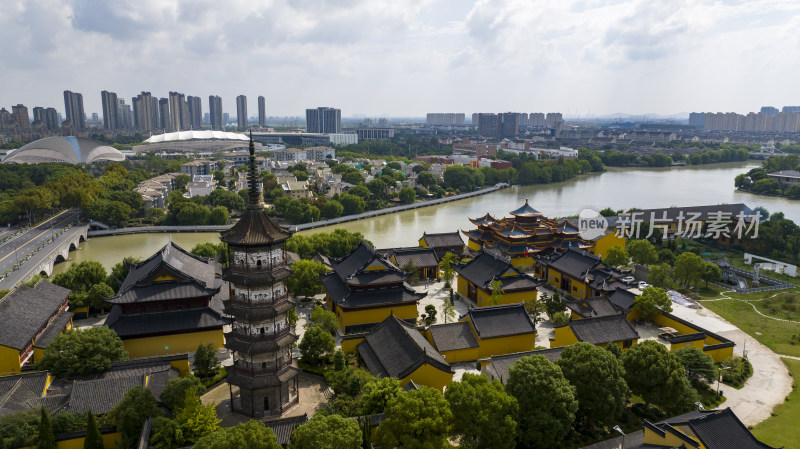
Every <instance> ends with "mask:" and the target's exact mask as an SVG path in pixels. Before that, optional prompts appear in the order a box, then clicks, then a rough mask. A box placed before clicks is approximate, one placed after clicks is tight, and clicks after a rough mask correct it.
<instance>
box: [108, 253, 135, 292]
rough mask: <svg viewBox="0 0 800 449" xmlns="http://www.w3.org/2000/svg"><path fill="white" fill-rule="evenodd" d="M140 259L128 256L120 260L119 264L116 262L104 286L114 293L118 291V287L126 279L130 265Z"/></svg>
mask: <svg viewBox="0 0 800 449" xmlns="http://www.w3.org/2000/svg"><path fill="white" fill-rule="evenodd" d="M141 261H142V259H140V258H138V257H132V256H128V257H125V258H123V259H122V261H121V262H117V263H116V264H114V266H113V267H112V268H111V273H110V274H109V275H108V277H107V278H106V284H108V286H109V287H111V288H113V289H114V291H115V292H116V291H117V290H119V287H120V285H122V283H123V282H124V281H125V278H126V277H128V270H129V267H130V265H131V264H135V263H139V262H141Z"/></svg>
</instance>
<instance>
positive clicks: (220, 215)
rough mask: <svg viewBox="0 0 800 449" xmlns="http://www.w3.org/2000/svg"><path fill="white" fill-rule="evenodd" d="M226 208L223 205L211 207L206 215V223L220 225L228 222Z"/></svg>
mask: <svg viewBox="0 0 800 449" xmlns="http://www.w3.org/2000/svg"><path fill="white" fill-rule="evenodd" d="M228 218H230V217H229V214H228V209H226V208H225V207H223V206H217V207H215V208H213V209H211V214H210V215H209V216H208V224H209V225H215V226H222V225H226V224H228Z"/></svg>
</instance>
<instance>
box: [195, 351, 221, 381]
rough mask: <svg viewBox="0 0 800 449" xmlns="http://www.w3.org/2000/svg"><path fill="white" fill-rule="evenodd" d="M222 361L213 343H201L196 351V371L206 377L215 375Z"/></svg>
mask: <svg viewBox="0 0 800 449" xmlns="http://www.w3.org/2000/svg"><path fill="white" fill-rule="evenodd" d="M219 367H220V362H219V359H218V358H217V351H216V350H215V349H214V345H212V344H211V343H206V344H203V343H200V345H199V346H197V351H195V353H194V372H196V373H197V375H198V376H200V377H201V378H204V379H208V378H209V377H213V376H214V375H215V374H217V371H219Z"/></svg>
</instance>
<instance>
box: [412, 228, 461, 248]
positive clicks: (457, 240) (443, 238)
mask: <svg viewBox="0 0 800 449" xmlns="http://www.w3.org/2000/svg"><path fill="white" fill-rule="evenodd" d="M422 238H424V239H425V243H427V244H428V247H430V248H439V247H448V246H464V241H463V240H461V234H459V232H458V231H454V232H442V233H438V234H428V233H427V232H426V233H424V234H422Z"/></svg>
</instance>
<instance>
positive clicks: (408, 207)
mask: <svg viewBox="0 0 800 449" xmlns="http://www.w3.org/2000/svg"><path fill="white" fill-rule="evenodd" d="M507 187H509V185H508V184H505V183H499V184H496V185H494V186H492V187H487V188H485V189H481V190H476V191H474V192H467V193H460V194H458V195H453V196H446V197H442V198H437V199H435V200H429V201H420V202H416V203H412V204H403V205H401V206H392V207H387V208H385V209H379V210H372V211H369V212H364V213H363V214H355V215H346V216H344V217H339V218H332V219H329V220H320V221H315V222H313V223H303V224H299V225H292V226H289V229H291V230H292V232H297V231H305V230H308V229H314V228H321V227H324V226H331V225H337V224H342V223H347V222H350V221H357V220H363V219H365V218H372V217H377V216H380V215H388V214H393V213H396V212H402V211H405V210H411V209H420V208H423V207H430V206H436V205H438V204H444V203H449V202H452V201H458V200H463V199H465V198H472V197H474V196H478V195H485V194H487V193H492V192H496V191H498V190H501V189H505V188H507ZM230 227H231V225H221V226H137V227H130V228H119V229H100V230H92V231H89V237H104V236H110V235H121V234H138V233H142V232H220V231H224V230H226V229H228V228H230Z"/></svg>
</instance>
